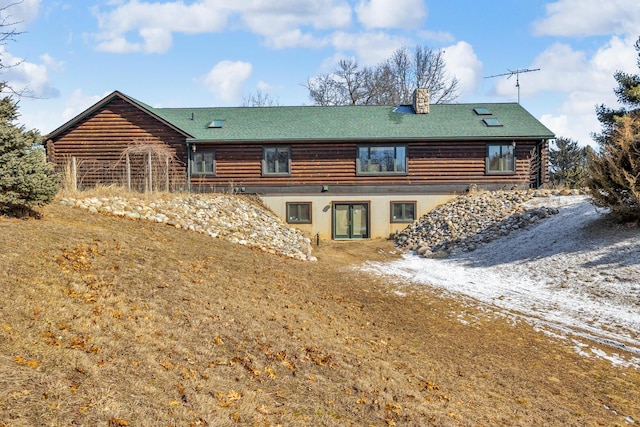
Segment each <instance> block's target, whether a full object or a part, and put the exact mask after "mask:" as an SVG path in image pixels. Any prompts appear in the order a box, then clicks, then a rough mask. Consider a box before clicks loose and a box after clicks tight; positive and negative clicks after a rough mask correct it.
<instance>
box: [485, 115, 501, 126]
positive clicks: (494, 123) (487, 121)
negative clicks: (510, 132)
mask: <svg viewBox="0 0 640 427" xmlns="http://www.w3.org/2000/svg"><path fill="white" fill-rule="evenodd" d="M482 121H483V122H484V124H485V125H486V126H487V127H490V128H495V127H501V126H502V122H500V120H498V119H496V118H495V117H487V118H484V119H482Z"/></svg>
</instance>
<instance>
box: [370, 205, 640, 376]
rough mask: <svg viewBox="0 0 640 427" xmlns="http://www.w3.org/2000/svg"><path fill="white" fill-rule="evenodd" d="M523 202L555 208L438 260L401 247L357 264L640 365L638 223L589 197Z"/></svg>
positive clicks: (614, 360)
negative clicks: (394, 256)
mask: <svg viewBox="0 0 640 427" xmlns="http://www.w3.org/2000/svg"><path fill="white" fill-rule="evenodd" d="M527 205H529V207H536V206H541V205H544V206H547V207H557V208H558V209H559V213H558V214H557V215H553V216H551V217H548V218H546V219H545V220H543V221H540V222H539V223H537V224H535V225H534V226H532V227H530V228H528V229H526V230H522V231H518V232H517V233H512V234H510V235H508V236H504V237H501V238H499V239H497V240H494V241H492V242H490V243H488V244H486V245H484V246H482V247H480V248H478V249H477V250H476V251H474V252H469V253H459V254H455V255H452V256H450V257H448V258H440V259H435V258H421V257H418V256H417V255H413V254H405V255H404V256H403V258H402V259H401V260H398V261H393V262H384V263H380V262H370V263H367V264H365V265H364V266H363V267H362V268H363V269H364V270H366V271H369V272H373V273H376V274H380V275H388V276H393V277H396V278H399V279H401V280H403V281H406V282H412V283H418V284H422V285H426V286H430V287H433V288H437V289H441V290H444V291H445V292H449V293H452V294H463V295H466V296H468V297H470V298H472V299H474V300H476V301H478V302H480V303H482V304H486V305H488V306H490V307H492V308H493V309H494V310H495V311H496V312H502V313H504V314H506V315H508V316H515V317H517V318H520V319H523V320H525V321H527V322H529V323H531V324H533V325H535V326H536V327H540V328H541V329H551V330H554V331H556V332H558V333H560V334H561V335H562V336H565V337H568V336H578V337H581V338H582V339H586V340H588V341H591V342H597V343H599V344H601V345H605V346H607V347H608V348H611V349H613V350H614V351H617V352H619V353H622V354H624V356H621V355H620V354H619V353H615V352H614V353H606V352H603V351H602V350H597V349H595V348H591V349H590V351H585V349H584V348H581V349H580V353H581V354H585V353H586V354H589V355H595V356H599V357H605V358H607V359H608V360H611V361H612V363H615V364H620V365H625V366H629V365H630V366H635V367H640V228H638V227H626V226H624V225H619V224H615V223H614V222H612V221H610V220H609V219H608V218H607V217H606V216H605V213H606V212H605V211H603V210H602V209H597V208H596V207H594V206H593V205H592V204H591V203H590V202H589V200H588V198H587V197H586V196H556V197H548V198H536V199H533V200H532V201H530V202H528V203H527ZM460 320H461V321H463V320H462V319H460Z"/></svg>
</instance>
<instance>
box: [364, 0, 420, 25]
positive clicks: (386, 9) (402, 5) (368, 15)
mask: <svg viewBox="0 0 640 427" xmlns="http://www.w3.org/2000/svg"><path fill="white" fill-rule="evenodd" d="M356 14H357V15H358V20H359V21H360V22H361V23H362V25H364V26H365V27H366V28H418V27H420V26H421V25H422V24H423V23H424V21H425V19H426V16H427V8H426V6H425V4H424V1H423V0H394V1H389V0H360V1H359V2H358V4H357V5H356Z"/></svg>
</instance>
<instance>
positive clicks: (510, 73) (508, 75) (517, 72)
mask: <svg viewBox="0 0 640 427" xmlns="http://www.w3.org/2000/svg"><path fill="white" fill-rule="evenodd" d="M532 71H540V68H518V69H516V70H509V72H508V73H502V74H495V75H493V76H487V77H485V79H490V78H492V77H502V76H507V79H510V78H511V77H512V76H513V75H514V74H515V76H516V88H518V104H520V74H522V73H530V72H532Z"/></svg>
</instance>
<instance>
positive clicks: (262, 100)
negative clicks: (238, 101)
mask: <svg viewBox="0 0 640 427" xmlns="http://www.w3.org/2000/svg"><path fill="white" fill-rule="evenodd" d="M279 105H280V103H279V102H278V100H277V99H274V98H273V97H272V96H271V95H269V94H268V93H265V92H263V91H261V90H260V89H258V90H256V91H255V93H252V94H251V95H249V96H247V97H245V98H244V100H243V101H242V106H243V107H277V106H279Z"/></svg>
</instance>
